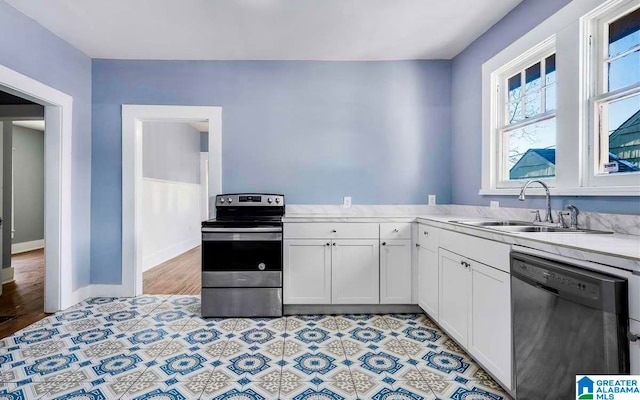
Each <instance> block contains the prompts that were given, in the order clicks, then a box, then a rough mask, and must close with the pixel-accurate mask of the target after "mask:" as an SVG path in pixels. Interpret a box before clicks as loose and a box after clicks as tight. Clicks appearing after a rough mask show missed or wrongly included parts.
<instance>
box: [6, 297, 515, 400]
mask: <svg viewBox="0 0 640 400" xmlns="http://www.w3.org/2000/svg"><path fill="white" fill-rule="evenodd" d="M199 315H200V298H199V297H198V296H157V295H153V296H140V297H137V298H116V299H114V298H93V299H89V300H87V301H85V302H83V303H80V304H78V305H76V306H74V307H72V308H70V309H68V310H65V311H62V312H60V313H57V314H54V315H51V316H49V317H48V318H46V319H44V320H41V321H39V322H37V323H36V324H33V325H31V326H29V327H27V328H26V329H24V330H22V331H19V332H17V333H15V334H14V335H13V336H10V337H7V338H4V339H2V340H0V399H12V400H17V399H39V398H43V399H95V400H98V399H118V398H122V399H135V400H142V399H151V398H153V399H172V400H176V399H185V400H186V399H189V400H190V399H216V400H219V399H268V400H271V399H295V400H302V399H309V400H310V399H314V400H320V399H386V400H392V399H393V400H401V399H410V400H418V399H466V400H471V399H473V400H477V399H493V400H496V399H504V398H508V396H507V395H506V394H505V393H504V392H503V391H502V390H501V389H500V388H499V386H498V385H497V384H496V383H495V382H494V381H493V380H492V379H491V378H490V377H489V376H488V375H487V374H486V373H485V372H484V371H483V370H482V369H481V368H479V367H478V366H477V365H476V364H475V363H474V362H473V361H472V360H471V359H469V357H468V356H467V355H466V354H465V353H464V352H463V351H462V350H461V349H460V348H459V347H458V346H457V345H456V344H455V343H454V342H453V341H452V340H451V339H449V338H448V337H447V336H446V335H445V334H444V333H443V332H442V331H440V330H439V329H438V328H437V326H436V325H435V324H434V323H433V322H432V321H431V320H429V319H428V318H427V317H426V316H425V315H422V314H394V315H335V316H331V315H310V316H291V317H285V318H277V319H212V320H204V319H202V318H200V317H199Z"/></svg>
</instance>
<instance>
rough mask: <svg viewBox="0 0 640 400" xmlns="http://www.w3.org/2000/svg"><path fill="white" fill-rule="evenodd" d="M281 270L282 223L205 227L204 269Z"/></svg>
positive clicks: (218, 270)
mask: <svg viewBox="0 0 640 400" xmlns="http://www.w3.org/2000/svg"><path fill="white" fill-rule="evenodd" d="M252 271H253V272H278V273H281V272H282V227H281V226H267V227H250V228H226V227H219V228H218V227H203V228H202V272H241V273H246V272H252Z"/></svg>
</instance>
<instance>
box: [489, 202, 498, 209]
mask: <svg viewBox="0 0 640 400" xmlns="http://www.w3.org/2000/svg"><path fill="white" fill-rule="evenodd" d="M489 208H500V202H499V201H491V202H489Z"/></svg>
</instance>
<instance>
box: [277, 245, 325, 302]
mask: <svg viewBox="0 0 640 400" xmlns="http://www.w3.org/2000/svg"><path fill="white" fill-rule="evenodd" d="M283 269H284V270H283V302H284V304H331V240H329V239H327V240H313V239H291V240H285V241H284V265H283Z"/></svg>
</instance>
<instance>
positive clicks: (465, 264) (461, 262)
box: [460, 261, 471, 268]
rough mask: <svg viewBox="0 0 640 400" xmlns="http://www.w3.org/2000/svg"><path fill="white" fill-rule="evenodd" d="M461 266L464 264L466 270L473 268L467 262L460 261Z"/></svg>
mask: <svg viewBox="0 0 640 400" xmlns="http://www.w3.org/2000/svg"><path fill="white" fill-rule="evenodd" d="M460 264H462V266H463V267H465V268H469V267H470V266H471V264H469V263H468V262H466V261H460Z"/></svg>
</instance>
